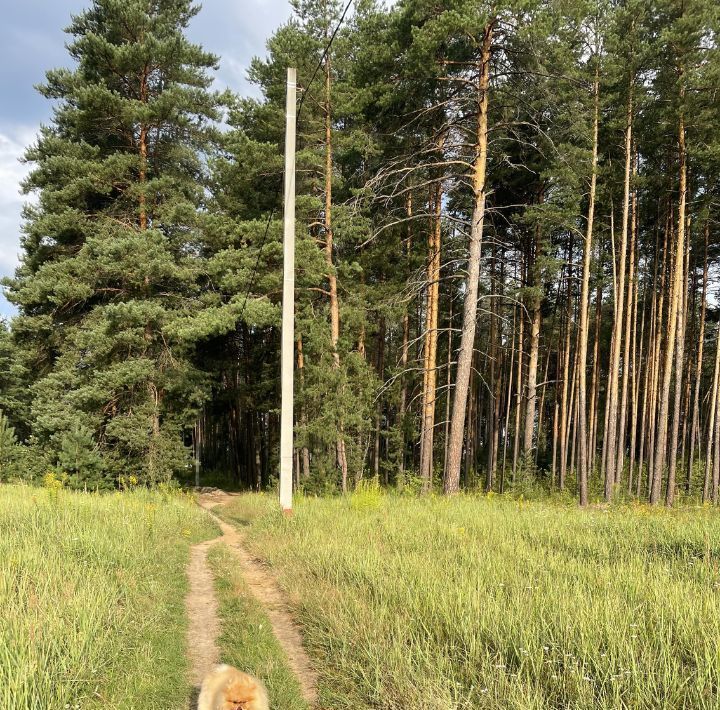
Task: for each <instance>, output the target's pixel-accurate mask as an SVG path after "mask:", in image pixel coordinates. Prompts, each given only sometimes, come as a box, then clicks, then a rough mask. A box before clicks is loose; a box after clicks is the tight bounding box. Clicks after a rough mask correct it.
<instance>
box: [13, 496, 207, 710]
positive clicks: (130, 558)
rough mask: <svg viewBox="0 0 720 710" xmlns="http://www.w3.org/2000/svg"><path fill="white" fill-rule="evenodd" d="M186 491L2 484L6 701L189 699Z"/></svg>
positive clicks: (160, 706)
mask: <svg viewBox="0 0 720 710" xmlns="http://www.w3.org/2000/svg"><path fill="white" fill-rule="evenodd" d="M214 534H216V532H215V529H214V526H213V525H212V524H211V523H209V522H208V519H207V517H206V516H205V515H204V514H203V513H202V512H201V511H200V510H199V509H198V508H197V507H196V506H195V505H194V504H193V502H192V501H191V500H190V499H189V498H187V497H186V496H180V495H178V494H165V495H163V494H162V493H150V492H147V491H136V492H132V493H123V494H111V495H94V494H83V493H70V492H67V491H64V490H44V489H36V488H27V487H21V486H0V709H1V710H55V709H56V708H57V709H63V708H72V709H82V710H84V709H85V708H90V709H92V708H113V709H117V710H121V709H122V710H175V709H177V708H184V707H185V706H186V702H187V697H188V692H189V688H188V682H187V679H186V675H185V674H186V669H187V665H186V660H185V624H186V622H185V608H184V595H185V591H186V583H185V564H186V561H187V552H188V546H189V545H190V544H191V543H192V542H193V541H197V540H200V539H203V538H207V537H212V536H213V535H214Z"/></svg>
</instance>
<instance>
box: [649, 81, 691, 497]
mask: <svg viewBox="0 0 720 710" xmlns="http://www.w3.org/2000/svg"><path fill="white" fill-rule="evenodd" d="M684 94H685V92H684V89H683V88H681V89H680V101H681V102H682V101H683V100H684ZM678 148H679V159H680V194H679V203H678V230H677V241H676V245H675V264H674V268H673V273H672V282H671V284H670V301H669V303H668V328H667V334H668V337H667V346H666V348H665V359H664V364H663V379H662V389H661V390H660V402H659V409H658V432H657V441H656V444H655V465H654V470H653V480H652V488H651V491H650V503H651V504H656V503H658V502H659V500H660V492H661V486H662V477H663V473H664V471H665V462H666V455H667V452H666V446H667V429H668V410H669V406H670V382H671V380H672V365H673V358H674V356H675V339H676V329H677V322H678V311H679V304H680V291H681V289H682V284H683V264H684V261H685V259H684V257H685V203H686V198H687V155H686V148H685V117H684V113H683V109H682V106H681V109H680V119H679V129H678Z"/></svg>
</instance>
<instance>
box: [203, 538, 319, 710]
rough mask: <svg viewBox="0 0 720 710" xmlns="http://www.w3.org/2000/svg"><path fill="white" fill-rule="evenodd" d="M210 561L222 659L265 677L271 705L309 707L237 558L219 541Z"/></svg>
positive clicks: (281, 708) (282, 708)
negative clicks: (215, 591)
mask: <svg viewBox="0 0 720 710" xmlns="http://www.w3.org/2000/svg"><path fill="white" fill-rule="evenodd" d="M209 562H210V566H211V568H212V570H213V573H214V574H215V587H216V589H217V592H218V601H219V604H220V616H221V620H222V629H223V630H222V634H221V636H220V640H219V642H220V647H221V656H222V661H223V662H224V663H229V664H230V665H233V666H235V667H236V668H239V669H240V670H243V671H245V672H246V673H251V674H252V675H254V676H256V677H258V678H261V679H262V681H263V682H264V683H265V685H266V687H267V689H268V693H269V695H270V706H271V707H273V708H277V709H278V710H308V705H307V703H306V702H305V701H304V700H303V699H302V695H301V694H300V688H299V686H298V683H297V680H296V679H295V676H294V675H293V673H292V671H291V670H290V669H289V667H288V665H287V659H286V657H285V654H284V652H283V650H282V648H281V647H280V645H279V644H278V642H277V640H276V639H275V637H274V636H273V633H272V628H271V626H270V622H269V620H268V618H267V616H266V615H265V612H264V611H263V610H262V608H261V607H260V605H259V604H258V602H257V601H256V600H255V598H254V597H253V596H252V594H251V592H250V590H249V589H248V588H247V585H246V584H245V582H244V581H243V577H242V573H241V572H240V570H239V568H238V562H237V558H236V557H235V556H234V555H233V554H232V553H231V552H230V551H229V550H228V549H227V548H226V547H225V546H224V545H222V544H218V545H215V546H214V547H212V548H211V550H210V554H209Z"/></svg>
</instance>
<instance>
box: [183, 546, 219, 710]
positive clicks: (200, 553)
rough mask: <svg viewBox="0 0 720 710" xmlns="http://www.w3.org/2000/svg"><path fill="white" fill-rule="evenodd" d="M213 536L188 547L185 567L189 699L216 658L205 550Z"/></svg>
mask: <svg viewBox="0 0 720 710" xmlns="http://www.w3.org/2000/svg"><path fill="white" fill-rule="evenodd" d="M214 542H215V540H208V541H207V542H201V543H200V544H199V545H193V546H192V548H191V549H190V564H189V565H188V568H187V575H188V581H189V589H188V593H187V596H186V597H185V608H186V609H187V615H188V620H189V624H188V630H187V649H188V655H189V657H190V680H191V682H192V684H193V691H194V696H193V703H194V701H195V700H197V695H198V694H199V692H200V684H201V683H202V679H203V678H204V677H205V675H206V674H207V673H208V671H210V669H211V668H212V667H213V666H215V665H216V664H217V663H219V662H220V649H219V648H218V645H217V638H218V636H219V635H220V617H219V616H218V603H217V598H216V597H215V586H214V582H213V575H212V571H211V570H210V566H209V565H208V561H207V552H208V549H209V548H210V546H211V545H212V544H213V543H214ZM194 707H195V705H194V704H191V708H194Z"/></svg>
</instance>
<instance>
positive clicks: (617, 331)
mask: <svg viewBox="0 0 720 710" xmlns="http://www.w3.org/2000/svg"><path fill="white" fill-rule="evenodd" d="M632 83H633V77H631V78H630V95H629V97H628V104H627V112H626V124H625V186H624V193H623V213H622V226H621V232H620V255H619V256H620V261H619V265H618V276H617V282H616V288H615V318H614V324H613V339H612V353H611V357H610V389H609V393H608V427H607V430H606V432H605V439H606V444H605V445H606V447H607V460H606V466H605V500H608V501H609V500H610V499H611V498H612V494H613V487H614V486H615V482H616V479H617V477H618V476H619V474H620V472H619V471H618V472H616V463H617V448H618V446H620V442H619V441H618V438H617V419H618V386H619V378H620V346H621V344H622V323H623V313H624V299H625V259H626V256H627V240H628V224H629V219H630V173H631V167H632V162H633V150H632V135H633V94H632Z"/></svg>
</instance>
